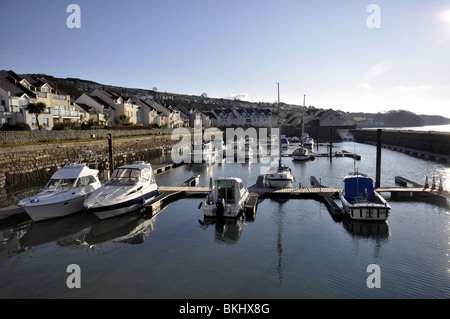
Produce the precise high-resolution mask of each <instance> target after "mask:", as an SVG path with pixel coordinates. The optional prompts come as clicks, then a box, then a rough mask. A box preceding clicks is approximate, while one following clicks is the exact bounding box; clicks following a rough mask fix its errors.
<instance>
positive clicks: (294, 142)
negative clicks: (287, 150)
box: [291, 136, 300, 145]
mask: <svg viewBox="0 0 450 319" xmlns="http://www.w3.org/2000/svg"><path fill="white" fill-rule="evenodd" d="M291 144H293V145H299V144H300V139H299V138H298V136H293V137H292V138H291Z"/></svg>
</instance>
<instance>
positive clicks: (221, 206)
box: [216, 198, 225, 218]
mask: <svg viewBox="0 0 450 319" xmlns="http://www.w3.org/2000/svg"><path fill="white" fill-rule="evenodd" d="M224 211H225V199H223V198H218V199H217V201H216V217H218V218H223V213H224Z"/></svg>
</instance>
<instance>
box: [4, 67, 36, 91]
mask: <svg viewBox="0 0 450 319" xmlns="http://www.w3.org/2000/svg"><path fill="white" fill-rule="evenodd" d="M11 72H12V71H11ZM13 74H14V75H16V74H15V73H14V72H13ZM14 75H11V74H10V73H9V71H4V70H2V71H0V87H2V88H3V89H4V90H5V91H8V92H10V94H11V95H13V96H16V97H21V96H22V95H24V94H26V95H28V97H30V98H36V94H35V93H33V92H32V91H30V90H28V89H27V88H26V87H25V86H23V85H22V84H21V83H20V80H19V79H18V78H17V77H16V76H17V75H16V76H14Z"/></svg>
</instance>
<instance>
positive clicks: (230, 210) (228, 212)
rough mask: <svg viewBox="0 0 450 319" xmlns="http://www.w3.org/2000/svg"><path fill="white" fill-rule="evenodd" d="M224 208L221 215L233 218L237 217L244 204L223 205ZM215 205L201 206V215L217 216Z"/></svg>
mask: <svg viewBox="0 0 450 319" xmlns="http://www.w3.org/2000/svg"><path fill="white" fill-rule="evenodd" d="M225 206H226V207H225V209H224V212H223V217H228V218H235V217H238V216H239V214H240V213H241V211H242V210H243V209H244V204H243V203H242V205H225ZM216 212H217V210H216V206H215V205H208V206H205V207H204V208H203V215H205V216H206V217H217V214H216Z"/></svg>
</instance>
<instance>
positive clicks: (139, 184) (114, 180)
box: [84, 161, 159, 219]
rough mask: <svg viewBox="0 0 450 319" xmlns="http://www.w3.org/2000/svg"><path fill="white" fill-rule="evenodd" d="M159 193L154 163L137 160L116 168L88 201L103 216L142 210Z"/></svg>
mask: <svg viewBox="0 0 450 319" xmlns="http://www.w3.org/2000/svg"><path fill="white" fill-rule="evenodd" d="M157 195H159V191H158V185H157V184H156V180H155V176H154V174H153V169H152V166H151V164H149V163H145V162H141V161H137V162H134V163H133V164H130V165H123V166H120V167H118V168H116V169H115V170H114V172H113V173H112V174H111V178H110V179H109V180H108V181H107V182H106V183H105V184H104V185H102V186H101V187H99V188H98V189H96V190H95V191H94V192H93V193H92V194H90V195H89V196H88V197H87V198H86V200H85V201H84V206H85V207H86V208H87V209H88V210H89V211H91V212H93V213H94V214H95V215H97V217H98V218H100V219H106V218H110V217H114V216H117V215H121V214H125V213H128V212H131V211H135V210H138V209H140V208H142V207H143V204H144V203H145V202H147V201H148V200H150V199H151V198H154V197H156V196H157Z"/></svg>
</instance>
